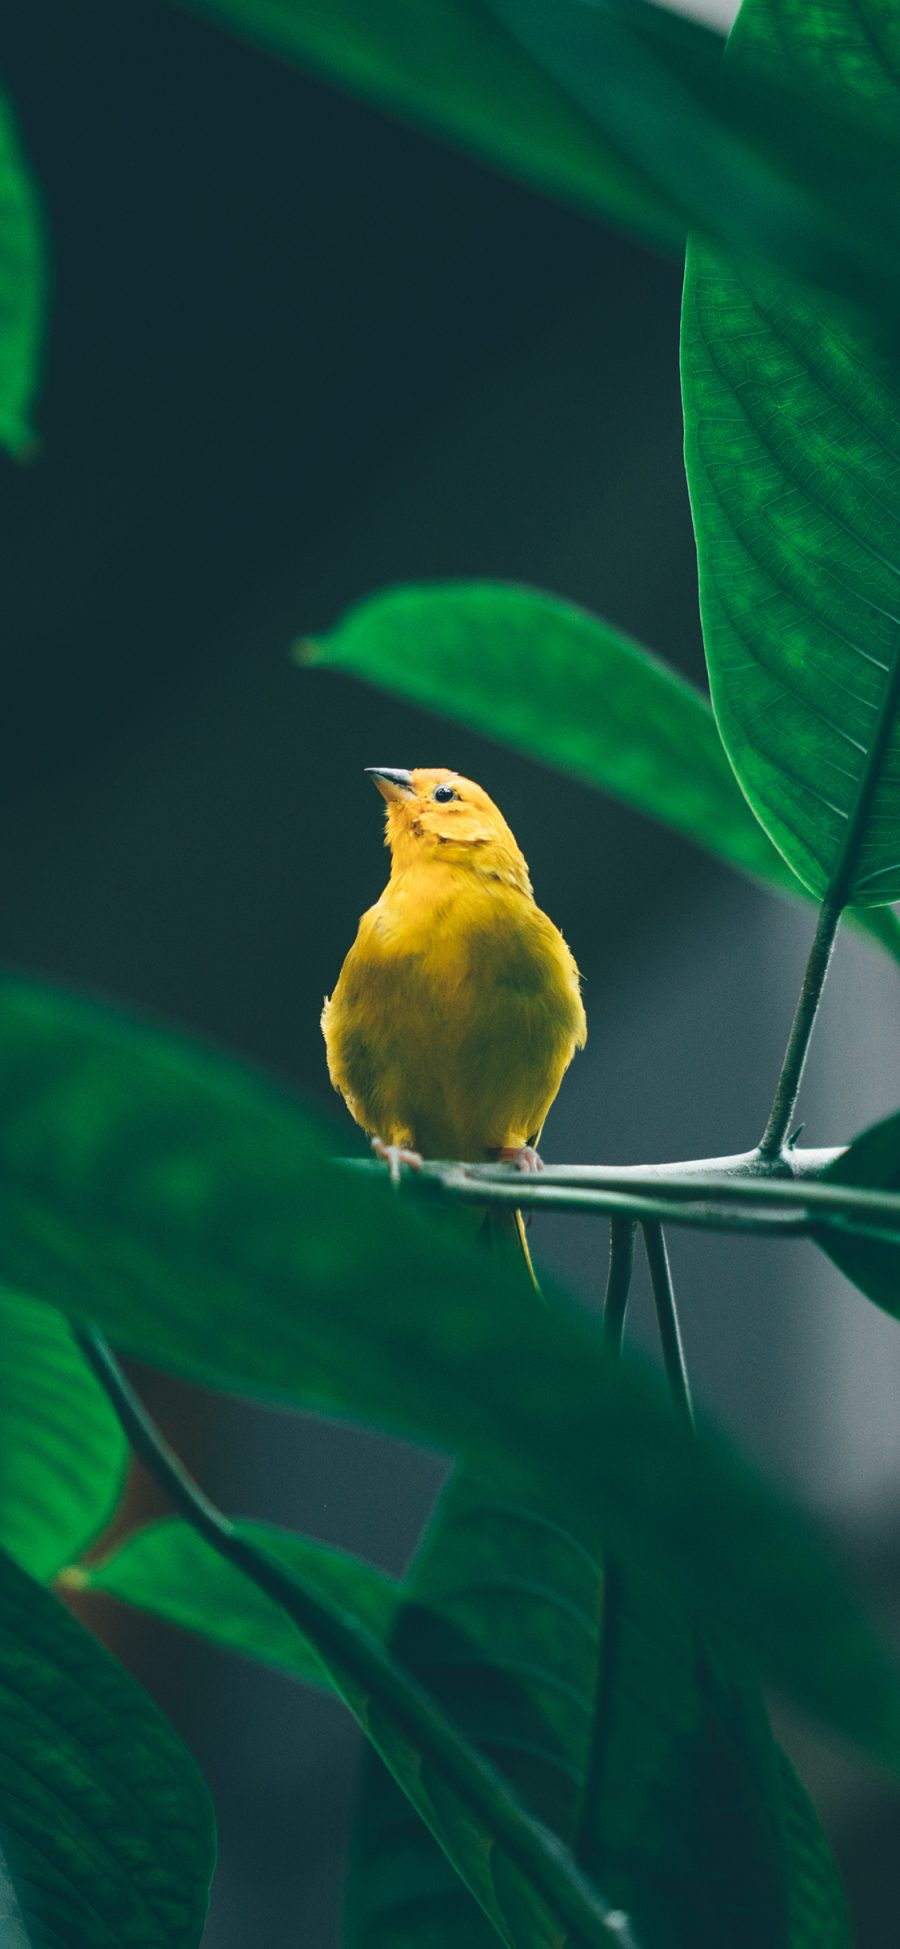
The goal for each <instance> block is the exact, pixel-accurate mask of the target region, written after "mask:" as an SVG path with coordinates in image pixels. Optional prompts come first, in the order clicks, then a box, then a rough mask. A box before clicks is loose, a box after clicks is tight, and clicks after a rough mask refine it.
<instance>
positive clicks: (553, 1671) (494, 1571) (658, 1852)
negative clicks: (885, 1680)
mask: <svg viewBox="0 0 900 1949" xmlns="http://www.w3.org/2000/svg"><path fill="white" fill-rule="evenodd" d="M394 1649H395V1655H396V1656H397V1657H399V1658H401V1659H402V1661H403V1663H404V1664H405V1665H406V1666H407V1667H408V1668H409V1669H410V1670H412V1671H413V1672H414V1673H416V1674H417V1675H418V1676H419V1677H420V1678H421V1680H422V1682H423V1683H425V1684H427V1685H428V1686H429V1688H433V1689H434V1690H435V1691H436V1692H437V1695H438V1697H439V1698H440V1699H441V1700H442V1701H443V1703H444V1704H445V1706H446V1708H447V1710H448V1712H450V1713H451V1714H452V1716H453V1718H454V1720H455V1721H456V1723H457V1724H458V1725H459V1726H460V1727H461V1729H462V1730H463V1731H464V1732H465V1733H467V1735H468V1737H469V1738H470V1739H471V1740H472V1741H473V1743H474V1744H475V1745H476V1746H477V1747H478V1748H479V1750H480V1751H482V1752H485V1753H486V1754H487V1755H488V1756H489V1757H490V1758H492V1759H494V1760H495V1761H496V1763H498V1764H500V1765H501V1766H502V1767H503V1770H504V1772H505V1773H506V1774H508V1776H509V1778H510V1779H511V1780H512V1781H513V1782H514V1783H515V1785H516V1787H517V1788H518V1790H519V1792H520V1793H521V1794H522V1797H523V1798H524V1799H525V1801H526V1802H527V1804H528V1805H529V1807H530V1808H531V1809H532V1811H533V1812H534V1813H535V1814H537V1815H538V1817H539V1818H540V1819H541V1820H543V1821H544V1822H546V1824H547V1825H548V1826H549V1827H550V1828H552V1830H553V1832H554V1833H555V1834H557V1835H558V1836H559V1838H560V1839H561V1840H562V1841H564V1842H565V1843H566V1844H567V1845H568V1846H569V1847H572V1848H575V1847H577V1848H578V1852H579V1858H580V1859H581V1861H582V1862H583V1865H584V1867H585V1869H586V1871H587V1872H588V1873H589V1874H590V1875H591V1876H592V1877H593V1879H594V1880H596V1881H597V1883H598V1884H599V1885H600V1886H602V1887H603V1889H604V1893H605V1894H606V1895H607V1896H608V1897H609V1898H610V1899H611V1900H613V1901H614V1902H615V1904H616V1906H617V1907H619V1908H621V1909H622V1910H623V1911H625V1912H626V1913H627V1914H628V1915H629V1916H630V1917H631V1918H632V1920H633V1924H634V1927H635V1930H636V1933H637V1934H638V1936H639V1937H640V1939H641V1941H642V1942H644V1943H646V1944H652V1945H653V1946H654V1949H676V1945H681V1944H683V1943H685V1942H690V1943H691V1944H692V1945H694V1949H720V1946H721V1944H722V1943H723V1942H728V1943H729V1944H731V1945H732V1946H733V1949H738V1946H739V1945H744V1949H757V1945H758V1944H759V1943H761V1942H765V1943H766V1944H767V1945H771V1949H777V1945H778V1944H786V1943H787V1941H788V1933H787V1888H786V1876H785V1866H784V1860H783V1840H782V1833H781V1818H782V1814H781V1797H780V1789H779V1783H778V1777H777V1770H776V1762H775V1750H774V1747H773V1746H772V1744H771V1739H770V1736H769V1734H768V1730H767V1728H766V1725H765V1718H764V1714H763V1713H762V1710H761V1708H759V1709H758V1713H755V1714H753V1715H749V1714H748V1715H745V1716H744V1719H743V1722H742V1723H737V1721H736V1714H735V1711H734V1706H733V1701H732V1699H731V1698H730V1697H729V1695H728V1688H727V1687H726V1686H725V1685H724V1684H720V1685H719V1686H718V1688H717V1689H716V1688H714V1687H713V1683H712V1679H711V1675H710V1673H709V1670H708V1667H707V1666H706V1664H705V1662H704V1660H703V1658H702V1655H701V1653H700V1650H699V1646H698V1644H697V1641H696V1635H695V1633H694V1631H693V1630H692V1629H691V1627H690V1626H689V1625H688V1624H687V1622H686V1621H685V1619H684V1618H683V1616H681V1615H680V1614H679V1613H678V1612H677V1610H675V1609H674V1608H673V1606H672V1604H671V1602H670V1601H668V1600H667V1597H666V1595H665V1593H664V1592H662V1591H661V1590H660V1589H659V1588H658V1587H657V1586H653V1587H652V1588H650V1589H647V1588H644V1589H641V1588H640V1587H639V1586H637V1585H636V1584H635V1583H634V1582H631V1581H629V1582H628V1583H627V1584H626V1583H625V1582H623V1580H622V1579H621V1577H620V1576H619V1574H618V1572H617V1571H615V1570H614V1571H612V1572H607V1575H606V1577H605V1578H604V1576H603V1573H602V1571H601V1569H600V1567H599V1565H598V1564H597V1563H596V1562H595V1561H594V1560H592V1559H591V1558H590V1557H589V1556H588V1555H587V1553H586V1552H585V1551H583V1550H582V1549H581V1548H580V1547H579V1546H578V1544H577V1543H576V1542H575V1541H574V1539H573V1538H572V1537H571V1536H570V1535H569V1534H568V1533H567V1532H566V1530H565V1529H564V1528H563V1527H562V1526H561V1525H559V1524H551V1523H549V1522H547V1521H546V1520H542V1519H541V1518H540V1517H538V1516H536V1515H535V1513H534V1512H533V1511H531V1510H530V1509H529V1508H528V1507H527V1506H524V1505H523V1504H521V1503H518V1504H512V1503H509V1502H504V1501H501V1500H500V1499H499V1498H497V1497H496V1496H494V1495H492V1494H489V1493H487V1492H486V1491H484V1490H481V1489H479V1487H478V1485H477V1484H473V1483H472V1482H471V1481H467V1480H465V1479H464V1478H460V1477H457V1478H455V1480H454V1481H453V1482H452V1483H451V1486H450V1489H449V1490H448V1491H447V1492H445V1496H444V1498H443V1501H442V1504H441V1506H440V1508H439V1511H438V1514H437V1517H436V1519H435V1522H434V1524H433V1526H432V1528H431V1530H430V1531H429V1534H428V1536H427V1538H426V1543H425V1549H424V1552H423V1554H422V1556H421V1558H420V1561H419V1563H418V1564H417V1566H416V1571H415V1573H414V1577H413V1580H412V1601H410V1602H408V1603H407V1605H406V1606H405V1607H404V1609H403V1611H402V1612H401V1614H400V1618H399V1623H398V1628H397V1631H396V1634H395V1640H394ZM464 1901H465V1897H464V1895H463V1893H462V1890H461V1889H460V1888H459V1886H458V1884H456V1885H454V1880H453V1877H452V1876H451V1875H450V1874H449V1873H448V1868H447V1864H446V1863H445V1862H444V1861H443V1860H442V1859H441V1857H440V1855H439V1854H438V1852H437V1851H436V1850H435V1848H434V1846H433V1844H432V1843H431V1841H430V1840H429V1837H428V1836H427V1834H425V1833H424V1832H423V1831H422V1829H421V1827H415V1826H413V1825H412V1823H411V1822H410V1821H409V1820H408V1818H407V1819H404V1817H403V1808H402V1805H401V1804H400V1802H399V1800H398V1797H397V1794H396V1792H395V1791H394V1790H392V1788H391V1786H390V1783H389V1782H388V1781H386V1780H385V1778H384V1775H383V1772H382V1770H381V1769H380V1768H379V1767H377V1766H376V1765H375V1764H374V1763H370V1765H369V1768H368V1774H367V1778H366V1782H365V1788H364V1794H363V1798H362V1801H361V1806H360V1818H359V1821H358V1824H357V1831H356V1845H355V1853H354V1862H353V1873H352V1877H351V1894H350V1911H349V1922H350V1927H349V1944H352V1945H353V1949H368V1945H370V1944H380V1943H386V1942H390V1944H391V1949H417V1945H418V1944H419V1943H421V1941H422V1940H423V1939H424V1940H427V1941H428V1943H429V1945H431V1949H444V1945H446V1949H455V1945H456V1944H457V1943H458V1942H460V1941H462V1940H464V1941H465V1942H466V1943H467V1944H469V1943H471V1944H472V1945H473V1949H475V1946H476V1945H477V1949H481V1945H482V1943H483V1944H484V1949H488V1944H489V1942H490V1939H491V1936H490V1931H489V1930H488V1929H487V1928H486V1927H485V1925H484V1923H482V1922H480V1921H479V1918H478V1917H477V1915H476V1914H475V1913H474V1912H469V1913H468V1914H466V1915H464V1914H463V1908H462V1904H463V1903H464Z"/></svg>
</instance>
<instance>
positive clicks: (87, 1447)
mask: <svg viewBox="0 0 900 1949" xmlns="http://www.w3.org/2000/svg"><path fill="white" fill-rule="evenodd" d="M0 1345H2V1348H3V1357H2V1360H0V1547H2V1548H3V1549H6V1550H8V1551H9V1553H10V1555H11V1556H14V1557H15V1558H16V1561H17V1562H18V1563H21V1564H22V1566H23V1568H24V1569H26V1570H29V1571H30V1572H31V1574H32V1576H34V1577H45V1578H46V1577H52V1576H53V1575H54V1573H55V1572H56V1571H57V1570H58V1569H59V1568H60V1566H61V1565H62V1564H64V1563H67V1562H68V1561H69V1559H70V1558H71V1557H72V1556H75V1555H77V1553H78V1552H79V1551H80V1550H83V1549H84V1548H86V1546H87V1544H88V1543H92V1542H93V1540H94V1538H95V1537H96V1536H97V1535H98V1534H99V1532H100V1531H101V1530H102V1529H103V1528H104V1527H105V1525H106V1523H107V1522H108V1521H109V1518H110V1516H111V1515H112V1513H113V1510H114V1508H115V1506H116V1502H117V1501H118V1498H119V1494H120V1491H121V1488H122V1483H123V1480H124V1476H125V1466H126V1462H127V1456H128V1450H127V1446H126V1443H125V1439H124V1437H123V1435H122V1431H121V1429H120V1427H119V1424H118V1421H117V1420H116V1417H115V1415H114V1413H113V1411H112V1408H111V1407H110V1405H109V1402H108V1401H107V1399H106V1397H105V1395H104V1394H103V1392H102V1390H101V1388H100V1387H99V1385H98V1383H97V1382H96V1381H95V1379H94V1377H93V1375H92V1374H91V1373H90V1372H89V1370H88V1368H87V1367H86V1366H85V1364H84V1361H83V1360H82V1357H81V1355H80V1353H79V1352H78V1350H77V1348H76V1346H75V1343H74V1340H73V1338H72V1330H71V1327H70V1325H69V1322H68V1320H65V1319H63V1318H62V1316H61V1315H60V1314H59V1313H55V1312H51V1310H50V1308H49V1307H47V1306H38V1305H36V1304H35V1303H34V1301H32V1300H28V1299H23V1298H21V1296H20V1295H19V1294H17V1293H11V1292H5V1291H0Z"/></svg>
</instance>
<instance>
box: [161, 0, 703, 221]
mask: <svg viewBox="0 0 900 1949" xmlns="http://www.w3.org/2000/svg"><path fill="white" fill-rule="evenodd" d="M187 4H188V5H189V6H190V8H191V11H192V12H194V13H203V14H206V15H211V16H212V17H213V18H214V19H218V20H220V21H222V22H223V23H224V24H226V25H228V26H230V27H232V28H234V29H235V30H236V31H237V32H239V33H243V34H247V35H249V37H250V38H251V39H252V40H254V41H257V42H259V43H261V45H262V46H264V47H268V48H270V49H271V50H272V51H273V52H274V53H276V54H281V55H284V56H286V57H288V58H289V59H293V60H296V61H299V62H300V63H301V64H302V65H303V66H308V67H311V68H314V69H317V70H319V71H320V72H321V73H323V74H325V75H330V76H333V77H334V78H335V79H336V80H337V81H339V82H340V83H341V84H342V85H344V86H346V87H348V88H350V89H352V90H353V91H354V92H358V93H359V94H361V95H364V96H366V97H367V98H370V99H372V100H374V101H376V102H378V103H380V104H381V105H382V106H383V107H385V108H388V109H391V110H394V111H397V112H399V113H400V114H402V115H404V116H408V117H410V118H411V119H412V120H413V121H415V122H418V123H421V124H424V125H425V126H432V127H434V128H436V129H437V130H438V131H439V132H440V133H441V134H443V135H448V136H450V137H451V138H452V139H453V140H454V141H457V142H460V143H461V144H462V145H463V146H464V147H465V148H469V149H472V150H474V152H475V153H476V155H480V156H484V157H485V158H486V159H487V160H488V161H489V162H492V163H496V164H499V165H500V166H501V168H503V169H507V170H509V171H510V172H511V174H512V175H514V176H519V177H522V178H523V179H524V180H525V181H526V182H530V183H533V184H534V185H535V186H536V187H538V188H542V189H548V190H551V191H552V192H554V193H555V194H558V195H561V196H564V197H566V198H567V199H568V200H569V201H571V202H574V203H576V204H580V205H583V206H584V207H586V208H587V209H590V210H593V211H595V212H596V213H598V214H599V215H600V216H602V217H610V218H612V220H613V221H614V222H616V223H619V224H622V225H624V227H625V228H626V229H629V230H636V231H637V232H638V233H639V234H640V235H642V236H646V237H648V238H649V239H650V240H652V241H653V242H655V243H658V244H661V245H663V246H666V247H672V248H676V249H677V248H678V247H679V246H680V245H681V244H683V241H684V225H683V222H682V221H681V219H680V217H679V215H678V213H677V212H676V210H675V209H674V207H673V205H672V203H671V200H670V198H669V197H668V195H667V194H666V191H665V187H664V185H662V184H659V185H655V184H653V183H652V182H651V181H649V180H648V179H647V177H645V176H644V174H643V172H642V171H640V170H637V169H635V167H634V165H633V164H632V163H630V162H629V161H628V160H627V159H626V158H625V157H623V156H621V155H619V154H618V153H617V152H616V149H615V148H614V147H613V146H612V145H611V144H610V143H609V142H607V141H606V140H605V139H604V137H603V135H602V134H601V133H600V132H598V130H597V129H596V128H594V127H592V126H591V123H590V121H589V120H588V118H587V116H586V115H585V114H584V113H583V112H582V111H581V110H580V109H579V108H577V107H576V106H575V105H574V104H573V103H572V102H571V101H568V100H567V99H566V97H565V95H564V93H563V92H562V91H561V90H560V89H559V87H558V86H557V85H556V83H555V82H554V81H552V80H551V79H550V78H549V77H548V76H547V75H546V74H545V73H544V72H543V71H542V69H541V68H540V66H538V65H537V64H536V63H535V62H534V61H532V60H531V58H530V56H529V55H528V54H527V53H525V52H524V50H523V49H522V48H520V47H518V46H517V45H516V42H515V41H514V40H513V39H512V37H511V36H510V35H509V34H508V33H507V32H506V30H505V29H504V27H503V26H502V25H501V23H500V22H499V21H497V20H495V19H492V17H491V14H490V11H489V9H488V8H487V7H486V6H484V5H483V4H482V0H380V4H379V5H378V6H377V7H375V6H372V5H371V0H187Z"/></svg>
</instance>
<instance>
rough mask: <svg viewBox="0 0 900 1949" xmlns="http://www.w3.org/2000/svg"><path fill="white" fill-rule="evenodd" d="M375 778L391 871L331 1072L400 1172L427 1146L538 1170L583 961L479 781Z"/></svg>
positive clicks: (397, 775) (362, 949)
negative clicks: (538, 895)
mask: <svg viewBox="0 0 900 1949" xmlns="http://www.w3.org/2000/svg"><path fill="white" fill-rule="evenodd" d="M368 775H369V777H370V778H371V779H372V780H373V782H374V784H375V785H376V786H377V788H378V790H379V792H380V793H381V795H382V798H384V799H385V800H386V801H387V822H386V843H387V845H388V846H389V847H390V851H391V873H390V879H389V880H388V884H387V886H386V887H385V890H384V892H383V894H382V895H381V898H380V900H377V901H376V903H375V905H374V907H370V908H369V910H368V912H367V913H365V914H363V917H362V919H361V921H360V923H359V931H358V933H357V936H356V940H355V941H354V943H353V946H352V948H351V949H350V952H349V954H348V955H347V959H346V961H345V962H344V965H343V968H342V969H341V973H340V978H339V980H338V983H337V986H336V988H335V991H334V994H333V995H332V996H331V997H330V999H329V1000H327V1001H326V1003H325V1007H324V1009H323V1012H322V1031H323V1034H324V1036H325V1045H326V1050H327V1055H328V1071H329V1075H330V1077H331V1080H332V1083H333V1084H334V1087H335V1089H336V1090H339V1091H340V1093H341V1095H342V1096H343V1098H344V1101H345V1103H346V1105H347V1108H348V1110H349V1111H350V1114H351V1116H353V1117H355V1118H356V1121H357V1123H359V1124H361V1125H362V1127H363V1129H364V1130H366V1131H368V1132H369V1134H370V1136H371V1137H372V1138H373V1142H374V1147H375V1150H376V1152H377V1153H378V1155H379V1156H382V1157H386V1158H387V1160H388V1162H389V1163H390V1165H391V1168H392V1171H393V1172H394V1174H396V1172H397V1170H398V1167H399V1163H400V1162H403V1161H405V1162H408V1163H410V1164H413V1165H416V1164H418V1163H420V1162H421V1158H422V1157H423V1156H425V1157H443V1158H458V1159H462V1160H465V1161H467V1162H473V1161H476V1160H479V1161H482V1160H485V1159H501V1160H509V1161H513V1162H515V1163H517V1164H518V1165H519V1166H520V1168H523V1169H537V1168H539V1167H540V1159H539V1158H538V1156H537V1154H536V1151H535V1150H534V1148H533V1147H534V1146H535V1145H536V1143H537V1141H538V1138H539V1136H540V1132H541V1129H542V1126H543V1123H544V1118H545V1117H546V1115H547V1112H548V1110H549V1108H550V1105H551V1103H552V1102H553V1099H554V1097H555V1095H556V1092H557V1090H558V1089H559V1086H560V1083H561V1082H562V1079H563V1075H564V1074H565V1071H566V1069H567V1068H568V1066H569V1063H570V1062H571V1059H572V1056H573V1055H574V1052H575V1050H576V1049H580V1048H582V1047H583V1045H584V1042H585V1038H586V1035H587V1025H586V1022H585V1015H584V1008H583V1005H582V1000H581V990H580V981H579V974H578V969H577V967H576V965H575V961H574V959H573V956H572V954H571V952H570V950H569V948H568V947H567V946H566V943H565V941H564V940H563V937H562V935H561V934H560V932H559V929H558V928H556V927H554V925H553V922H552V920H548V918H547V915H546V914H544V913H542V912H541V909H540V907H538V906H537V905H536V903H535V899H534V894H533V893H532V890H531V881H530V879H529V877H528V867H527V866H526V864H525V860H524V859H523V857H522V854H521V852H520V851H519V848H518V846H517V845H516V842H515V839H514V838H513V835H512V833H511V832H510V829H509V827H508V825H507V824H506V820H505V819H504V818H503V816H502V814H501V813H500V812H498V810H497V807H496V806H495V805H494V804H493V802H492V800H491V799H489V798H488V795H487V793H486V792H484V791H482V789H481V787H480V785H475V784H473V783H472V781H471V779H468V778H461V777H460V776H459V773H458V772H453V771H393V770H388V769H386V768H380V769H379V768H378V767H375V766H373V767H372V768H371V769H370V770H369V774H368ZM516 1219H517V1221H518V1231H519V1236H520V1242H521V1244H522V1247H523V1250H525V1256H526V1259H528V1252H527V1247H526V1246H525V1239H524V1232H523V1231H522V1225H521V1219H520V1217H519V1214H518V1213H517V1214H516ZM529 1266H530V1260H529Z"/></svg>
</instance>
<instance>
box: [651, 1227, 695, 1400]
mask: <svg viewBox="0 0 900 1949" xmlns="http://www.w3.org/2000/svg"><path fill="white" fill-rule="evenodd" d="M644 1247H645V1250H646V1253H647V1264H648V1266H649V1267H650V1281H651V1284H652V1286H653V1299H654V1302H655V1305H656V1319H657V1324H658V1326H659V1337H660V1340H661V1342H662V1351H663V1362H664V1364H665V1369H666V1374H667V1376H668V1381H669V1388H670V1390H671V1394H672V1399H673V1401H674V1402H675V1406H676V1407H677V1409H678V1411H679V1413H680V1414H682V1415H683V1416H684V1419H685V1420H686V1421H687V1423H688V1426H689V1427H691V1428H692V1427H693V1425H694V1410H693V1408H692V1406H691V1390H690V1387H689V1386H688V1377H687V1368H686V1366H685V1362H684V1348H683V1347H682V1344H681V1329H680V1327H679V1325H678V1312H677V1308H676V1305H675V1291H674V1287H673V1285H672V1274H671V1271H670V1269H669V1255H668V1252H667V1251H666V1241H665V1235H664V1233H663V1228H662V1226H661V1225H657V1224H650V1225H645V1226H644Z"/></svg>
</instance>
